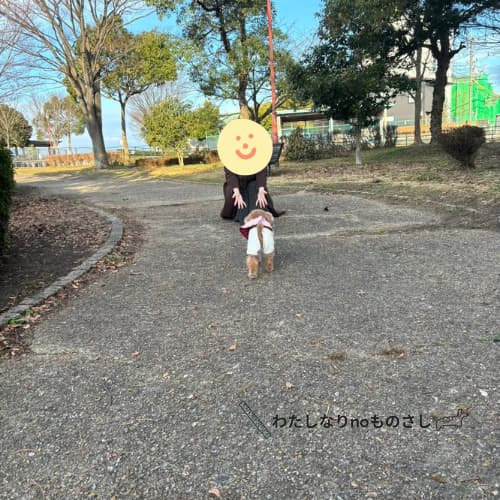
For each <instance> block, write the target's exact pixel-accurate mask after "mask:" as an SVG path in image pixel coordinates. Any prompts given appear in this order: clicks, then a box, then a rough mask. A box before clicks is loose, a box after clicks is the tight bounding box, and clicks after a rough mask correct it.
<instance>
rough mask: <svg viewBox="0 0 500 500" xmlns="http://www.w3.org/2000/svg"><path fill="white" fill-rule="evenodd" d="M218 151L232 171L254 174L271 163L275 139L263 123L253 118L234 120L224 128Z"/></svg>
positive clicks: (223, 161) (241, 173) (239, 173)
mask: <svg viewBox="0 0 500 500" xmlns="http://www.w3.org/2000/svg"><path fill="white" fill-rule="evenodd" d="M217 151H218V153H219V158H220V159H221V161H222V163H223V164H224V165H225V166H226V168H228V169H229V170H231V172H233V173H235V174H237V175H253V174H256V173H257V172H260V171H261V170H262V169H263V168H264V167H266V166H267V164H268V163H269V160H270V159H271V156H272V154H273V141H272V139H271V137H270V136H269V134H268V133H267V131H266V129H265V128H264V127H263V126H262V125H259V124H258V123H255V122H253V121H252V120H241V119H240V120H233V121H232V122H230V123H228V124H227V125H226V126H225V127H224V128H223V129H222V132H221V134H220V136H219V141H218V142H217Z"/></svg>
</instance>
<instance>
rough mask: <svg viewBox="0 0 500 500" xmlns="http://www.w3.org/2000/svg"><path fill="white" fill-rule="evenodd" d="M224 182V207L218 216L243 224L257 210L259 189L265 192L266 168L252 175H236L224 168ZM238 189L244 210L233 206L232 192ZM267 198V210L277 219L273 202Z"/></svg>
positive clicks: (267, 196) (269, 197)
mask: <svg viewBox="0 0 500 500" xmlns="http://www.w3.org/2000/svg"><path fill="white" fill-rule="evenodd" d="M224 175H225V182H224V186H223V188H222V189H223V192H224V206H223V207H222V210H221V213H220V216H221V217H222V218H223V219H234V220H236V221H238V222H243V219H244V218H245V217H246V216H247V214H248V213H249V212H250V211H251V210H253V209H254V208H257V193H258V191H259V188H260V187H263V188H264V189H265V190H266V191H267V167H265V168H263V169H262V170H261V171H260V172H257V173H256V174H254V175H236V174H235V173H233V172H231V171H230V170H228V169H227V168H226V167H224ZM234 188H239V190H240V193H241V196H242V197H243V200H244V201H245V203H246V204H247V206H246V207H245V208H242V209H238V208H237V207H235V206H234V198H233V190H234ZM266 198H267V207H266V208H267V210H269V212H271V213H272V214H273V216H274V217H279V215H280V213H277V212H276V210H275V209H274V205H273V200H272V199H271V196H270V195H269V192H268V193H267V195H266Z"/></svg>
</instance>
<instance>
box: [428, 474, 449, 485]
mask: <svg viewBox="0 0 500 500" xmlns="http://www.w3.org/2000/svg"><path fill="white" fill-rule="evenodd" d="M431 478H432V479H434V481H436V482H438V483H441V484H445V483H446V479H445V478H444V477H443V476H441V474H432V476H431Z"/></svg>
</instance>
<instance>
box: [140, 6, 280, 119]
mask: <svg viewBox="0 0 500 500" xmlns="http://www.w3.org/2000/svg"><path fill="white" fill-rule="evenodd" d="M147 3H148V4H150V5H153V6H155V7H156V8H157V10H158V12H159V13H160V14H164V13H167V12H169V11H170V10H171V9H173V8H174V7H175V6H176V4H179V5H180V7H179V8H178V10H179V15H178V19H179V23H180V24H181V25H182V26H183V28H184V36H185V38H186V39H188V40H190V41H191V42H192V44H193V46H194V50H193V56H192V59H191V77H192V78H193V80H194V81H196V82H198V83H199V85H200V88H201V90H202V92H203V93H204V94H205V95H206V96H209V97H216V98H221V99H235V100H237V101H238V104H239V108H240V116H241V118H250V119H252V120H254V121H257V122H261V121H262V120H263V119H264V118H265V117H266V116H267V115H269V114H270V113H271V109H270V108H266V107H262V106H261V105H262V103H263V102H266V101H269V100H270V97H269V96H270V83H269V80H270V77H269V71H270V70H269V46H268V41H267V18H266V0H181V1H180V2H176V1H173V0H147ZM273 36H274V42H275V51H274V58H275V71H276V88H277V94H278V95H277V107H279V106H280V105H281V103H282V102H283V100H284V99H285V98H286V97H285V96H284V95H283V81H284V71H285V64H286V62H287V61H288V59H289V58H290V55H289V53H288V51H287V50H285V49H284V44H285V42H286V40H287V37H286V35H285V34H284V33H283V32H281V31H280V30H279V29H277V28H275V29H274V30H273Z"/></svg>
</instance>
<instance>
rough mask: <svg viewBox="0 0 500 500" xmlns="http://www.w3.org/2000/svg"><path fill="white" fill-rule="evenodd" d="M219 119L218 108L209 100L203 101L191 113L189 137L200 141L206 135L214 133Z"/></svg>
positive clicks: (217, 127)
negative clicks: (201, 104)
mask: <svg viewBox="0 0 500 500" xmlns="http://www.w3.org/2000/svg"><path fill="white" fill-rule="evenodd" d="M219 119H220V112H219V108H218V107H217V106H215V105H214V104H212V103H211V102H210V101H208V100H207V101H205V102H204V103H203V106H201V107H200V108H197V109H195V110H194V111H192V113H191V127H190V130H189V135H190V137H192V138H193V139H199V140H200V141H201V140H203V139H206V137H207V136H208V135H213V134H216V133H217V132H218V131H219Z"/></svg>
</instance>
